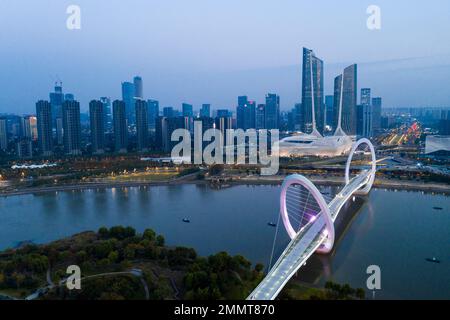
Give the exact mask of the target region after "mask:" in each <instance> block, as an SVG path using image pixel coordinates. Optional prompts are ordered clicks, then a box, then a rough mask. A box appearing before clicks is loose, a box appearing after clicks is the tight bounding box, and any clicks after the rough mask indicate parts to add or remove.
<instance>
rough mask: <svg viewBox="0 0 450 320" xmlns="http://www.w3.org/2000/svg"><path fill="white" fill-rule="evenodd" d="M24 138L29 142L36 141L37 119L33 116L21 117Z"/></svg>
mask: <svg viewBox="0 0 450 320" xmlns="http://www.w3.org/2000/svg"><path fill="white" fill-rule="evenodd" d="M23 130H24V136H25V137H26V138H28V139H30V140H37V138H38V133H37V118H36V117H35V116H24V117H23Z"/></svg>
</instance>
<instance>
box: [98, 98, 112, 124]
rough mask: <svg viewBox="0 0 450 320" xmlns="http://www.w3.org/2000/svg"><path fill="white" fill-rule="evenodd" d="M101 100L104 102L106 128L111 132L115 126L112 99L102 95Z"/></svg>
mask: <svg viewBox="0 0 450 320" xmlns="http://www.w3.org/2000/svg"><path fill="white" fill-rule="evenodd" d="M100 101H101V102H102V103H103V112H104V118H105V130H106V131H108V132H110V131H111V130H112V127H113V118H112V110H111V99H110V98H108V97H101V98H100Z"/></svg>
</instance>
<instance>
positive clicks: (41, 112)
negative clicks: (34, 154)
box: [36, 100, 53, 156]
mask: <svg viewBox="0 0 450 320" xmlns="http://www.w3.org/2000/svg"><path fill="white" fill-rule="evenodd" d="M36 118H37V132H38V143H39V149H40V152H41V153H42V155H44V156H51V155H52V154H53V134H52V105H51V104H50V102H48V101H43V100H40V101H38V102H37V103H36Z"/></svg>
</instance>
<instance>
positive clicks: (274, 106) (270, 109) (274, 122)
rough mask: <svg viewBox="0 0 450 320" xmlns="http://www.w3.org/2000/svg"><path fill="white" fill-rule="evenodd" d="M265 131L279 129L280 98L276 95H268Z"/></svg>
mask: <svg viewBox="0 0 450 320" xmlns="http://www.w3.org/2000/svg"><path fill="white" fill-rule="evenodd" d="M264 118H265V129H268V130H270V129H278V128H279V119H280V97H279V96H278V95H276V94H274V93H268V94H267V95H266V107H265V113H264Z"/></svg>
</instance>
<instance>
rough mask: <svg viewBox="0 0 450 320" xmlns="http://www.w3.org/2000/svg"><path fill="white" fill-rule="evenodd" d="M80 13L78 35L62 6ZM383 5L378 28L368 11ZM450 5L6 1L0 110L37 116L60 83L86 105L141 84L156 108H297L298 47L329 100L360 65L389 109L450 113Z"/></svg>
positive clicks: (0, 12)
mask: <svg viewBox="0 0 450 320" xmlns="http://www.w3.org/2000/svg"><path fill="white" fill-rule="evenodd" d="M71 4H76V5H79V6H80V7H81V30H68V29H67V28H66V19H67V17H68V15H67V14H66V8H67V7H68V6H69V5H71ZM371 4H375V5H378V6H379V7H380V8H381V30H375V31H371V30H369V29H367V27H366V20H367V18H368V15H367V14H366V9H367V7H368V6H369V5H371ZM449 12H450V1H448V0H433V1H420V2H419V1H414V4H413V3H412V2H411V1H406V0H397V1H392V0H370V1H364V0H347V1H335V0H334V1H331V0H330V1H317V0H316V1H300V0H284V1H275V0H271V1H268V0H226V1H225V0H189V1H186V0H159V1H156V0H127V1H124V0H120V1H119V0H71V1H65V0H58V1H55V0H26V1H24V0H1V2H0V43H1V44H0V57H1V59H0V70H1V72H0V87H1V92H0V113H1V112H15V113H19V114H20V113H31V112H34V109H35V106H34V104H35V102H36V101H37V100H39V99H48V93H49V91H50V90H51V89H52V87H53V84H54V82H55V81H56V80H57V79H61V80H62V81H63V87H64V91H65V92H70V93H73V94H75V97H76V98H77V99H78V100H80V102H81V103H82V110H86V109H87V103H88V102H89V100H91V99H97V98H99V97H101V96H109V97H111V98H112V99H116V98H120V94H121V91H120V83H121V82H123V81H127V80H132V77H133V76H134V75H140V76H142V78H143V80H144V95H145V97H146V98H155V99H158V100H160V104H161V107H164V106H174V107H175V108H178V109H179V108H181V103H182V102H189V103H193V104H194V108H195V109H198V108H199V105H200V104H201V103H211V104H212V106H213V109H217V108H223V107H227V108H230V109H233V110H234V108H235V105H236V103H237V102H236V100H237V96H238V95H244V94H246V95H248V96H249V97H250V98H252V99H255V100H256V101H257V102H258V103H263V100H264V95H265V93H267V92H274V93H278V94H279V95H280V96H281V106H282V109H283V110H287V109H290V108H292V107H293V105H294V103H296V102H298V101H300V100H301V63H302V61H301V54H302V52H301V49H302V47H303V46H305V47H308V48H311V49H313V50H314V51H315V53H316V55H317V56H318V57H320V58H321V59H323V60H324V63H325V64H324V67H325V94H331V93H332V84H333V78H334V76H336V75H337V74H338V73H339V72H340V70H341V68H342V67H344V66H345V65H348V64H351V63H358V65H359V67H358V68H359V70H358V72H359V73H358V77H359V79H358V86H359V87H360V88H361V87H371V88H372V90H373V95H376V96H381V97H383V99H384V106H386V107H402V106H405V107H406V106H449V105H450V41H448V39H449V34H450V19H449V14H448V13H449Z"/></svg>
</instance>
